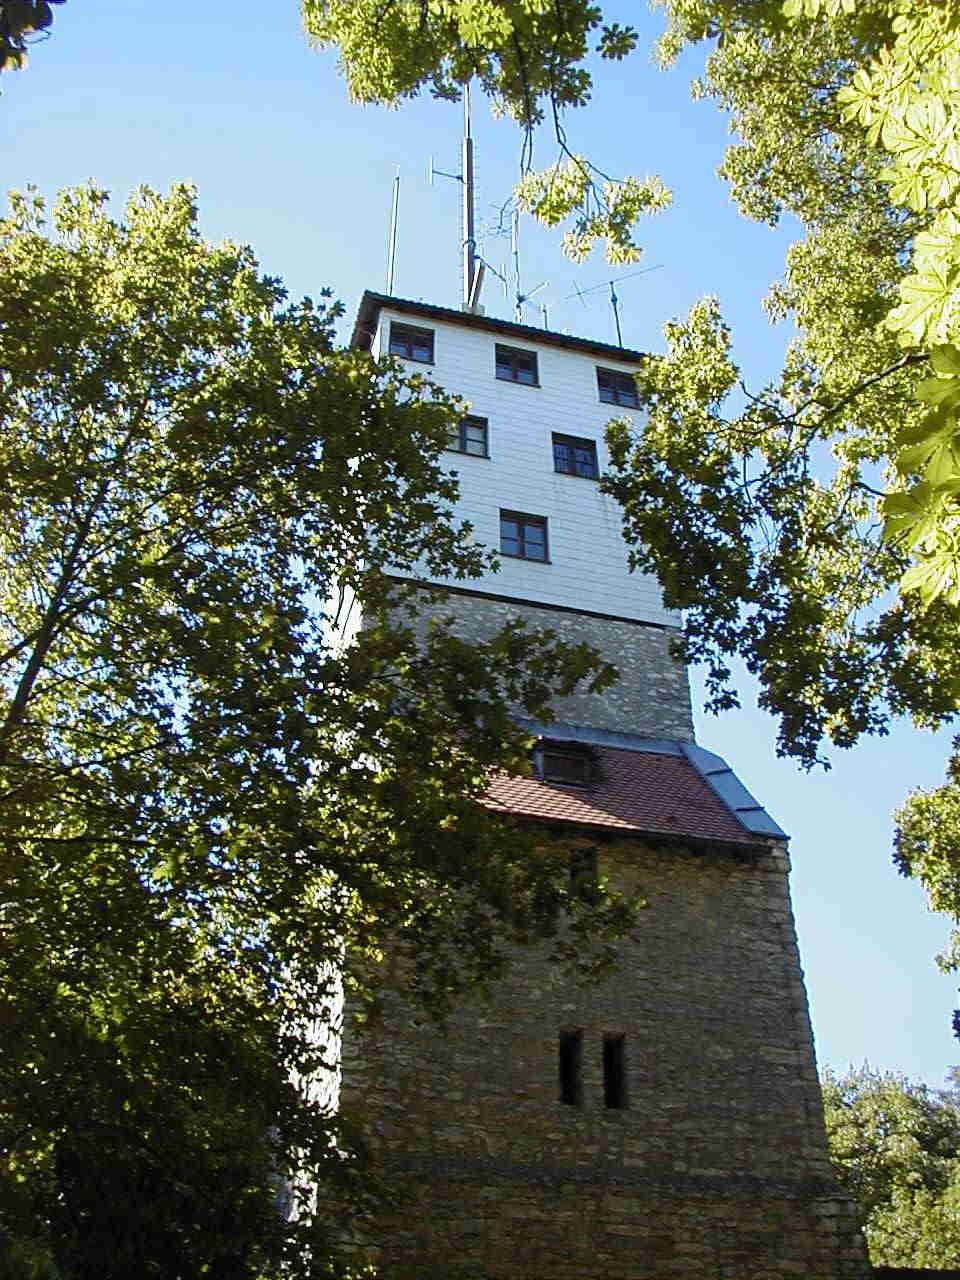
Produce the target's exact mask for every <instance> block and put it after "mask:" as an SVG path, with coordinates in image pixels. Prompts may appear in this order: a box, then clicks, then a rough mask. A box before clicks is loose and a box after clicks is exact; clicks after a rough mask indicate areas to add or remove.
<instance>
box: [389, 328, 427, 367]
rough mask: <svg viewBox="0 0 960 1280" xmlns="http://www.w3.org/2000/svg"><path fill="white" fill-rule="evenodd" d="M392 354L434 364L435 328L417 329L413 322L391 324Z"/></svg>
mask: <svg viewBox="0 0 960 1280" xmlns="http://www.w3.org/2000/svg"><path fill="white" fill-rule="evenodd" d="M390 354H391V355H392V356H403V358H404V359H405V360H423V361H425V362H426V363H427V364H433V330H432V329H415V328H414V327H413V325H412V324H391V326H390Z"/></svg>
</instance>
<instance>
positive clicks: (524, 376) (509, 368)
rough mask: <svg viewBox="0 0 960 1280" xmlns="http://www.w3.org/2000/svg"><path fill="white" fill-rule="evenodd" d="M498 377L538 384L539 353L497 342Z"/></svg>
mask: <svg viewBox="0 0 960 1280" xmlns="http://www.w3.org/2000/svg"><path fill="white" fill-rule="evenodd" d="M497 377H498V378H500V379H501V380H502V381H503V382H523V383H525V384H526V386H528V387H535V386H537V353H536V352H535V351H521V350H520V349H519V348H517V347H501V345H500V344H499V342H498V343H497Z"/></svg>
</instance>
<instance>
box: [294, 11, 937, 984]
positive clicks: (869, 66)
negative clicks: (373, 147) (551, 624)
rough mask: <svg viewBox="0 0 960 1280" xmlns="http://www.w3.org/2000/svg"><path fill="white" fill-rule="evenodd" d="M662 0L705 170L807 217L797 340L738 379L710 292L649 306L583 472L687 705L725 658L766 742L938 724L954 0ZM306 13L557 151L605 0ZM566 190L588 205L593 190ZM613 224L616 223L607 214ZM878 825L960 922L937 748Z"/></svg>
mask: <svg viewBox="0 0 960 1280" xmlns="http://www.w3.org/2000/svg"><path fill="white" fill-rule="evenodd" d="M663 7H664V9H665V11H666V18H667V24H666V29H665V31H664V34H663V36H662V37H661V39H660V41H659V45H658V49H657V53H658V57H659V59H660V60H661V61H662V62H664V63H669V62H671V61H672V60H673V59H675V58H676V57H677V55H678V54H679V53H680V52H681V51H682V50H684V49H685V48H689V47H691V46H695V45H699V44H708V45H709V52H708V55H707V58H706V63H705V69H704V74H703V76H702V77H701V79H700V80H698V81H697V82H696V83H695V86H694V90H695V93H696V94H697V95H698V96H701V97H707V98H712V99H713V100H714V101H715V102H716V103H717V104H718V105H719V106H720V107H721V108H723V109H724V110H725V111H726V112H727V114H728V116H729V119H730V125H731V129H732V131H733V132H734V133H735V135H736V139H737V140H736V141H735V142H734V143H733V144H732V146H731V147H730V149H729V150H728V152H727V155H726V157H725V159H724V162H723V165H722V166H721V174H722V175H723V176H724V177H725V178H726V180H727V181H728V182H729V184H730V187H731V191H732V194H733V196H734V198H735V200H736V201H737V203H738V204H739V206H740V208H741V210H742V211H743V212H744V214H745V215H746V216H748V217H750V218H753V219H756V220H758V221H761V222H766V223H775V222H777V221H778V220H779V219H780V218H781V216H783V215H784V214H788V215H792V216H794V217H795V218H797V219H798V220H799V221H800V223H801V224H802V226H803V231H804V237H803V239H802V240H800V241H799V242H798V243H796V244H795V245H793V246H792V248H791V249H790V251H789V252H788V256H787V262H786V270H785V275H784V279H783V280H782V281H781V282H780V283H779V284H778V285H776V286H775V287H774V288H773V290H772V291H771V294H770V296H769V298H768V300H767V304H766V305H767V308H768V310H769V312H770V315H771V317H772V318H773V319H779V320H785V319H790V320H792V321H793V322H794V323H795V324H796V326H797V328H798V330H799V337H798V338H797V340H796V341H795V342H793V343H792V344H791V346H790V348H789V351H788V353H787V357H786V360H785V363H784V366H783V369H782V371H781V372H780V374H779V375H778V376H776V377H775V378H774V379H772V380H771V382H770V384H769V385H768V386H766V387H763V388H752V389H751V388H747V387H746V386H744V385H743V383H742V379H741V375H740V371H739V369H738V368H737V366H736V365H735V363H734V362H733V360H732V358H731V342H732V339H731V335H730V333H729V331H728V330H727V328H726V326H725V324H724V322H723V319H722V315H721V311H720V308H719V305H718V304H717V303H716V302H715V301H714V300H710V299H706V300H704V301H702V302H701V303H698V304H697V305H696V306H695V307H694V308H693V309H692V311H691V312H690V314H689V316H688V317H686V319H684V320H679V321H674V322H672V323H670V324H668V325H667V327H666V336H667V350H666V353H665V354H664V355H662V356H651V357H650V358H649V359H648V360H647V361H646V362H645V364H644V365H643V366H642V368H641V370H640V374H639V378H638V385H639V393H640V399H641V403H642V407H643V409H644V410H645V416H644V417H643V419H642V420H641V424H640V425H639V426H638V425H637V424H628V423H625V422H614V423H612V424H611V426H610V428H609V434H608V440H609V443H610V446H611V453H612V468H611V472H610V474H609V475H608V476H607V477H606V479H605V481H604V484H605V487H606V489H607V491H608V492H609V493H611V494H613V495H614V496H615V497H616V498H617V499H618V500H619V501H620V503H621V506H622V508H623V512H624V529H625V534H626V537H627V539H628V541H629V542H630V543H631V544H632V548H633V550H632V556H633V562H634V564H635V566H636V567H638V568H643V569H645V570H648V571H651V572H654V573H656V574H657V575H658V577H659V579H660V581H661V583H662V585H663V589H664V596H665V603H666V604H667V605H668V607H672V608H675V609H680V610H683V612H684V617H685V646H686V654H687V657H688V658H689V659H690V660H692V661H694V662H700V663H703V664H704V665H705V667H706V672H707V686H708V691H709V704H708V705H709V706H710V707H711V708H712V709H722V708H724V707H728V706H730V705H733V704H735V703H736V700H737V695H736V690H735V689H734V688H733V687H732V684H731V678H730V660H731V658H732V657H733V656H739V657H741V658H743V660H744V661H745V663H746V666H747V668H748V670H749V671H750V672H751V673H752V674H753V675H755V676H756V678H757V680H758V681H759V685H760V691H761V692H760V701H761V704H762V705H763V706H765V707H766V708H767V709H769V710H770V711H771V712H772V713H773V714H775V715H776V716H777V717H778V718H779V721H780V737H779V749H780V750H781V751H782V752H783V753H787V754H790V755H793V756H795V757H796V758H797V759H798V760H799V761H800V762H801V763H802V764H803V765H804V766H806V767H810V766H811V765H814V764H816V763H825V760H824V757H823V753H822V744H823V743H824V741H825V740H826V741H829V742H832V743H834V744H835V745H837V746H841V747H849V746H852V745H853V744H854V743H855V742H856V741H857V740H858V738H859V737H860V736H861V735H862V734H865V733H875V734H882V733H885V732H886V729H887V725H888V723H889V720H890V717H891V715H900V714H906V715H910V716H912V717H913V718H914V720H915V722H916V723H917V724H918V725H920V726H936V725H939V724H942V723H944V722H945V721H947V720H949V719H950V718H951V717H953V716H954V715H955V714H956V712H957V710H958V706H960V646H958V645H957V643H956V636H957V623H958V618H960V536H958V532H960V506H958V494H960V428H958V408H960V327H958V326H960V221H958V220H957V219H958V213H957V198H958V192H960V133H958V130H960V125H958V120H960V113H958V111H957V106H958V95H960V88H958V86H960V17H958V13H957V8H956V5H955V4H953V3H951V2H950V0H931V3H929V4H924V5H916V4H914V3H911V2H910V0H663ZM304 9H305V15H306V19H307V26H308V30H313V31H314V34H315V35H318V36H319V38H321V39H325V40H328V41H329V40H336V41H338V42H339V44H340V49H341V55H342V61H343V65H344V69H345V73H346V74H347V76H348V78H349V80H350V83H351V86H352V88H353V91H354V93H355V94H357V96H360V97H361V98H366V97H370V96H379V97H386V98H390V97H397V96H398V95H401V94H403V93H412V92H415V91H417V89H419V88H420V87H421V86H424V85H427V84H431V85H432V86H433V88H434V89H435V91H437V92H440V93H441V94H443V95H444V96H448V95H449V94H450V93H451V92H453V91H455V89H456V85H457V83H458V82H463V81H465V80H466V78H467V77H468V75H470V74H476V75H477V76H478V77H479V78H480V81H481V83H482V84H484V85H485V87H487V89H488V90H489V91H490V92H491V93H493V94H494V95H495V96H497V95H498V96H500V97H502V98H503V100H504V102H505V103H506V106H507V108H508V109H509V110H512V111H513V113H514V115H515V116H517V118H518V120H519V121H520V123H521V125H522V126H523V127H524V129H529V128H530V127H531V121H532V122H534V123H535V122H536V121H537V120H538V119H540V118H541V117H542V116H543V115H544V112H545V110H546V111H547V113H548V114H552V115H553V118H554V120H555V122H556V129H557V134H558V138H559V139H560V141H561V144H562V145H564V146H565V145H566V143H565V134H564V132H563V126H562V124H561V120H562V118H563V117H562V116H561V113H562V112H563V111H565V110H567V109H569V108H574V107H578V106H581V105H583V104H584V102H585V101H586V100H587V98H588V96H589V89H590V76H589V73H588V70H587V68H586V67H585V66H584V63H583V58H584V52H585V50H586V47H587V43H586V41H587V37H588V36H589V34H590V33H591V32H594V31H596V30H600V31H601V32H603V31H605V30H607V29H611V24H610V23H609V22H607V23H606V24H605V20H604V15H603V13H602V11H601V8H600V7H599V6H587V7H584V6H581V5H578V4H570V5H565V4H558V5H547V4H544V3H541V0H518V2H517V3H516V4H513V5H510V6H490V5H487V4H486V3H484V2H483V0H475V2H474V3H466V4H458V5H448V4H445V3H443V2H442V0H435V2H433V0H428V3H426V4H424V5H421V4H413V3H403V2H402V0H396V3H393V4H391V5H388V6H386V7H384V6H378V5H374V4H371V5H370V6H369V7H368V6H365V5H359V6H347V7H344V6H341V5H339V4H337V3H335V0H329V2H326V3H321V2H320V0H304ZM346 9H350V10H352V11H354V16H353V18H352V19H351V18H350V17H349V16H348V14H347V12H346ZM493 10H496V11H497V14H498V15H499V17H498V18H496V20H495V18H494V15H493V12H492V11H493ZM384 13H386V14H388V15H389V18H388V19H387V20H385V21H384V22H383V23H382V24H381V25H380V27H377V26H376V25H375V24H374V21H373V17H374V15H375V14H381V15H382V14H384ZM318 14H319V15H320V16H319V17H317V15H318ZM434 24H438V25H437V26H436V28H435V26H434ZM566 29H569V30H571V31H573V32H575V33H576V35H577V39H576V40H571V41H565V40H564V38H563V36H562V34H561V33H562V31H563V30H566ZM427 32H429V33H430V37H431V41H430V42H428V41H427V39H426V33H427ZM602 42H603V36H602V35H601V45H602ZM634 44H635V39H633V38H632V37H630V39H629V41H628V42H627V43H620V44H618V45H617V46H616V48H617V52H618V54H625V53H629V52H630V50H631V49H632V47H633V45H634ZM628 45H629V47H628ZM394 56H396V58H397V60H398V62H399V72H398V75H397V77H395V78H391V76H392V74H393V70H394V63H393V61H392V59H393V58H394ZM378 58H382V59H384V60H385V65H386V67H387V68H388V72H389V73H387V72H384V73H378V72H377V70H376V68H377V66H378V62H377V59H378ZM400 73H402V74H400ZM572 85H576V92H573V91H572V89H571V87H570V86H572ZM527 89H529V93H527V92H526V90H527ZM527 150H529V148H528V149H527ZM579 172H581V174H582V172H583V171H582V170H580V171H579ZM537 181H539V180H537ZM544 181H545V182H546V184H547V186H546V189H549V190H553V189H554V187H555V186H556V185H557V183H556V181H555V182H554V184H553V186H551V182H550V179H549V177H548V178H546V179H544ZM525 182H527V183H528V185H529V180H528V179H527V178H526V177H523V178H522V180H521V188H520V192H521V194H520V198H521V199H522V190H523V184H524V183H525ZM560 185H561V186H562V182H561V183H560ZM573 197H574V198H573V205H574V206H575V205H576V200H577V199H580V200H581V201H582V203H581V206H580V210H579V216H580V217H581V218H587V219H589V214H590V210H591V205H590V201H591V200H592V199H593V196H592V195H590V194H589V191H588V188H587V186H584V187H583V188H582V189H581V190H580V191H579V193H577V192H574V193H573ZM561 203H562V202H561ZM528 207H530V208H532V209H533V211H534V212H539V213H540V215H541V216H544V215H546V219H547V220H548V221H549V220H550V217H551V216H552V215H551V212H550V210H549V209H546V210H544V209H538V207H537V205H536V202H533V203H532V204H531V203H530V202H528ZM575 216H576V215H575ZM607 232H608V233H609V235H610V236H612V238H613V241H614V243H620V244H621V245H623V244H625V243H626V242H625V240H624V235H625V234H626V235H628V234H629V228H626V229H624V228H622V227H617V226H616V225H610V224H609V223H608V225H607ZM572 247H573V248H574V249H576V245H575V244H574V245H573V246H572ZM899 822H900V828H899V835H898V843H897V849H896V859H897V863H898V865H899V867H900V868H901V870H902V871H904V872H905V873H906V874H910V875H916V876H918V877H919V878H920V879H921V880H922V882H923V883H924V885H925V886H926V888H927V890H928V892H929V893H930V896H931V900H932V903H933V905H934V906H936V907H937V908H938V909H940V910H946V911H949V912H951V913H952V914H953V915H954V916H955V917H960V874H958V868H960V761H958V758H957V757H956V756H955V757H954V759H953V760H952V761H951V764H950V767H949V772H948V781H947V784H946V785H945V786H944V787H943V788H941V789H940V790H938V791H937V792H934V793H933V794H932V795H924V794H918V795H915V796H914V797H912V798H911V799H910V800H909V801H908V803H907V805H906V807H905V808H904V809H903V810H902V811H901V813H900V815H899ZM958 960H960V950H958V940H957V939H956V938H955V939H954V949H953V951H952V952H951V953H950V954H948V956H947V958H946V963H947V964H949V965H952V966H955V965H956V964H957V963H958Z"/></svg>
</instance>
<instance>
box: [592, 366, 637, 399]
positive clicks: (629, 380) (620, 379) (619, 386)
mask: <svg viewBox="0 0 960 1280" xmlns="http://www.w3.org/2000/svg"><path fill="white" fill-rule="evenodd" d="M597 390H598V391H599V392H600V399H601V400H603V401H604V402H605V403H606V404H619V405H623V406H624V408H627V409H636V408H637V407H638V405H639V404H640V396H639V393H638V392H637V380H636V378H635V377H634V376H633V374H632V373H624V372H623V371H622V370H620V369H598V370H597Z"/></svg>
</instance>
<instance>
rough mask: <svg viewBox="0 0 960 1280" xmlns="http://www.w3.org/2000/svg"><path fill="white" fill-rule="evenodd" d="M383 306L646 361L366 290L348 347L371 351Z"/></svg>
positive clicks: (639, 355)
mask: <svg viewBox="0 0 960 1280" xmlns="http://www.w3.org/2000/svg"><path fill="white" fill-rule="evenodd" d="M383 307H386V308H388V309H389V310H390V311H398V312H400V313H401V314H402V315H410V316H416V317H419V318H420V319H423V320H440V321H444V322H446V323H447V324H459V325H463V326H464V327H465V328H468V329H483V330H486V331H487V332H488V333H496V334H499V335H500V336H501V337H505V338H516V339H519V340H520V341H521V342H530V343H535V344H537V345H538V346H551V347H565V348H566V349H567V350H569V351H584V352H587V353H588V354H589V355H596V356H600V357H605V358H606V359H607V360H617V361H620V362H621V363H623V364H637V363H638V362H639V361H640V360H644V359H646V356H645V354H644V352H642V351H630V350H628V349H627V348H626V347H615V346H613V345H612V344H611V343H608V342H594V341H593V339H592V338H572V337H571V336H570V335H569V334H567V333H555V332H554V331H553V330H552V329H537V328H536V327H535V326H534V325H529V324H517V323H516V322H515V321H513V320H497V319H495V318H494V317H493V316H482V315H478V314H475V313H474V312H471V311H455V310H454V309H453V308H452V307H437V306H434V305H433V303H430V302H415V301H413V300H412V299H410V298H391V297H389V296H388V295H387V294H385V293H371V291H370V290H369V289H367V290H366V292H365V293H364V295H363V297H362V298H361V299H360V306H359V308H358V310H357V319H356V323H355V324H354V326H353V336H352V337H351V339H350V345H351V347H359V349H360V350H361V351H369V350H370V345H371V343H372V341H373V335H374V333H375V332H376V329H377V321H378V319H379V316H380V311H381V308H383Z"/></svg>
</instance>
